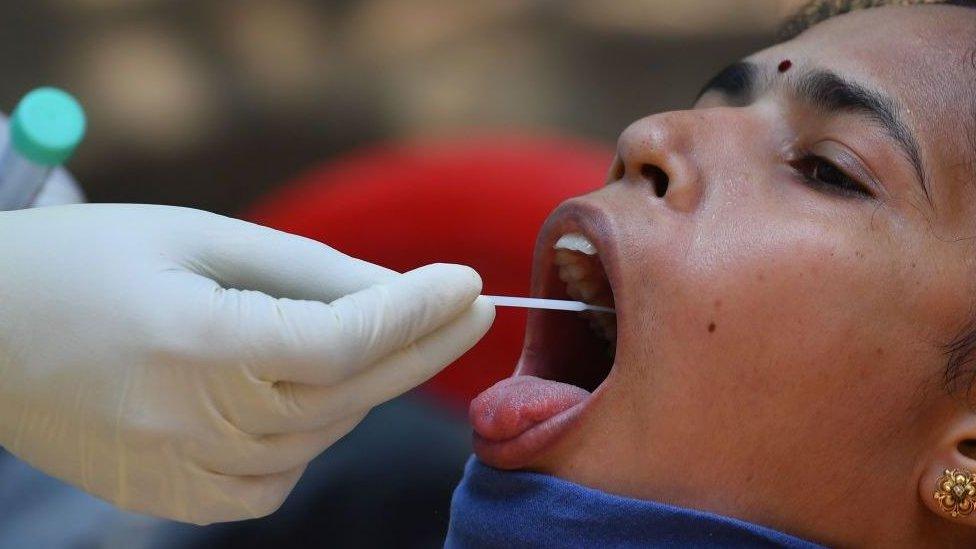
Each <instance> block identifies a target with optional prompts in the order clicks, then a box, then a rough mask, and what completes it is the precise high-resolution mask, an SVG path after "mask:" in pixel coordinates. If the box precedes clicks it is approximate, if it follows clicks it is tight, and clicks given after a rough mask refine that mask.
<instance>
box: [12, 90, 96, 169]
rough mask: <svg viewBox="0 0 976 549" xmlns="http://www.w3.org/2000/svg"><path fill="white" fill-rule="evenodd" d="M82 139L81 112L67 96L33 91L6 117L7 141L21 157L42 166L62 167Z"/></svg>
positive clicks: (65, 93)
mask: <svg viewBox="0 0 976 549" xmlns="http://www.w3.org/2000/svg"><path fill="white" fill-rule="evenodd" d="M83 137H85V111H84V110H83V109H82V108H81V105H80V104H78V101H77V100H75V98H74V97H72V96H71V94H69V93H67V92H65V91H62V90H59V89H57V88H37V89H36V90H34V91H32V92H30V93H28V94H27V95H25V96H24V98H23V99H21V100H20V103H18V104H17V108H16V109H14V113H13V114H12V115H11V117H10V141H11V143H12V144H13V147H14V149H16V150H17V152H19V153H20V154H21V155H23V156H24V157H25V158H27V159H28V160H30V161H31V162H35V163H37V164H41V165H43V166H57V165H59V164H63V163H64V162H66V161H67V160H68V159H69V158H71V155H72V154H74V152H75V149H76V148H77V147H78V144H79V143H81V140H82V138H83Z"/></svg>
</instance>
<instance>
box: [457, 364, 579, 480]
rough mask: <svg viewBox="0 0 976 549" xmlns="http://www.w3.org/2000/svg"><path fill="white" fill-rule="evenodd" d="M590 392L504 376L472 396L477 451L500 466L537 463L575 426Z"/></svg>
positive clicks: (490, 461)
mask: <svg viewBox="0 0 976 549" xmlns="http://www.w3.org/2000/svg"><path fill="white" fill-rule="evenodd" d="M590 396H591V395H590V394H589V392H587V391H585V390H584V389H581V388H579V387H575V386H572V385H567V384H564V383H559V382H555V381H547V380H542V379H538V378H534V377H530V376H515V377H512V378H508V379H505V380H502V381H500V382H498V383H497V384H495V385H494V386H493V387H491V388H490V389H488V390H486V391H485V392H483V393H481V395H479V396H478V397H477V398H476V399H474V400H473V401H472V402H471V408H470V411H469V412H470V413H469V415H470V419H471V423H472V425H473V426H474V451H475V454H476V455H477V456H478V458H479V459H480V460H481V461H483V462H484V463H486V464H487V465H489V466H492V467H495V468H497V469H522V468H526V467H529V466H531V465H532V464H533V462H535V461H536V460H537V459H538V458H539V457H540V456H542V454H543V453H544V452H545V451H546V450H548V449H550V448H551V447H552V446H553V445H555V444H556V443H557V442H558V441H559V440H560V439H561V438H563V436H564V435H565V434H566V433H567V432H569V431H570V430H571V429H572V428H573V426H574V425H575V424H576V422H577V420H578V419H579V417H580V414H581V413H582V411H583V409H584V408H585V404H586V402H587V401H588V400H589V398H590Z"/></svg>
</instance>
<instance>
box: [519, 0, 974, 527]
mask: <svg viewBox="0 0 976 549" xmlns="http://www.w3.org/2000/svg"><path fill="white" fill-rule="evenodd" d="M973 37H976V11H974V10H967V9H964V8H958V7H948V6H924V7H923V6H916V7H897V8H896V7H887V8H877V9H870V10H865V11H859V12H854V13H851V14H848V15H843V16H839V17H836V18H833V19H830V20H828V21H826V22H824V23H821V24H819V25H817V26H815V27H813V28H812V29H810V30H808V31H807V32H805V33H804V34H802V35H801V36H800V37H798V38H797V39H795V40H793V41H790V42H786V43H783V44H779V45H776V46H774V47H772V48H770V49H767V50H764V51H761V52H759V53H757V54H755V55H752V56H750V57H749V58H747V61H750V62H752V63H754V64H755V66H756V67H757V72H756V85H755V89H754V91H753V93H752V96H751V97H745V98H742V97H738V98H735V97H728V96H727V95H726V94H724V93H722V92H720V91H710V92H707V93H705V95H703V96H702V98H701V99H700V100H699V101H698V103H697V104H696V105H695V108H694V109H691V110H688V111H681V112H668V113H663V114H658V115H654V116H649V117H646V118H642V119H640V120H638V121H636V122H634V123H633V124H632V125H631V126H630V127H628V128H627V129H626V130H625V131H624V132H623V134H622V135H621V137H620V140H619V146H618V161H617V162H618V164H617V168H618V169H616V170H611V171H612V172H616V174H615V175H611V177H610V181H609V182H608V184H607V185H606V186H605V187H603V188H602V189H601V190H599V191H597V192H594V193H592V194H589V195H586V196H584V197H580V198H576V199H573V203H574V204H576V205H577V206H581V207H583V208H593V209H596V210H600V211H603V212H607V213H608V214H609V215H608V216H607V218H608V219H609V221H608V224H609V227H608V230H609V231H611V232H612V233H613V234H614V235H615V237H614V238H615V245H614V246H615V254H616V256H617V258H618V261H619V265H618V269H619V273H618V274H619V279H618V281H617V284H616V287H615V293H616V298H617V308H618V312H619V322H620V323H619V326H618V329H619V336H618V352H617V356H616V362H615V366H614V369H613V371H612V373H611V375H610V377H609V378H608V379H607V380H606V381H605V382H604V384H603V385H602V386H601V387H600V388H599V389H598V390H597V391H596V393H595V394H594V395H593V397H591V401H590V402H589V403H587V406H588V407H589V409H588V411H587V413H585V414H584V415H583V416H582V417H581V419H580V421H579V425H578V426H577V427H575V428H574V429H573V430H572V432H570V433H568V434H567V435H566V436H565V437H563V438H562V439H560V440H559V441H558V443H556V444H554V445H553V446H552V447H551V448H550V449H548V450H547V451H546V452H545V453H544V454H543V455H542V456H541V457H539V458H538V459H536V460H535V461H534V463H532V464H531V466H530V467H529V468H530V469H533V470H537V471H541V472H545V473H549V474H552V475H555V476H558V477H562V478H566V479H569V480H572V481H575V482H578V483H580V484H583V485H587V486H591V487H595V488H598V489H602V490H604V491H607V492H612V493H617V494H623V495H628V496H634V497H639V498H643V499H650V500H657V501H665V502H669V503H673V504H676V505H682V506H687V507H692V508H697V509H704V510H707V511H712V512H716V513H720V514H725V515H729V516H734V517H738V518H741V519H744V520H749V521H753V522H757V523H760V524H764V525H767V526H770V527H773V528H777V529H781V530H783V531H786V532H790V533H793V534H795V535H798V536H801V537H805V538H808V539H811V540H815V541H819V542H822V543H827V544H838V545H845V546H850V545H865V544H882V543H885V544H895V545H915V546H919V545H927V544H931V545H940V544H942V543H956V544H963V543H974V542H976V528H974V527H973V526H972V525H974V524H976V518H970V519H960V520H956V521H953V520H949V519H948V518H945V515H943V514H940V513H938V512H937V509H934V508H933V507H932V506H931V504H930V502H928V501H926V500H927V499H931V496H932V490H933V489H934V486H935V480H936V478H937V477H938V475H939V474H940V472H941V469H942V468H944V467H967V468H969V469H972V470H976V460H974V459H972V458H971V457H969V456H967V455H966V454H965V453H962V452H960V450H959V449H958V448H957V445H958V444H959V443H960V442H961V441H964V440H967V439H976V415H974V413H973V412H972V411H971V410H970V408H968V407H967V405H966V403H965V402H964V396H960V395H958V394H957V395H949V394H947V393H946V391H945V390H944V388H943V378H942V375H943V373H944V370H945V366H946V358H945V354H944V351H943V348H942V345H944V344H945V343H947V342H948V341H949V340H951V339H952V338H953V337H954V336H955V335H956V334H957V333H958V332H959V330H960V329H961V327H962V326H963V325H965V323H966V322H967V320H968V319H969V318H970V315H971V314H972V312H973V308H972V306H973V302H974V297H976V288H974V282H976V272H974V270H976V269H974V258H976V248H974V246H976V244H974V242H976V241H973V240H971V238H972V237H973V236H976V211H974V205H976V196H974V194H976V192H974V185H976V176H974V164H973V162H974V154H976V144H974V140H976V137H974V135H976V130H974V129H973V125H974V120H973V116H974V115H973V108H974V85H976V70H974V66H973V59H972V55H973V48H974V47H976V40H974V39H973ZM785 60H789V62H790V63H789V65H788V66H786V64H784V63H783V61H785ZM785 66H786V68H785V69H784V68H783V67H785ZM816 70H829V71H832V72H834V73H836V74H837V75H839V76H840V77H842V78H844V79H846V80H850V81H854V82H856V83H858V84H859V85H861V86H863V87H865V88H870V89H874V90H880V91H881V92H883V93H884V94H886V95H888V96H889V97H890V98H891V100H892V102H893V103H892V104H893V105H894V106H895V107H894V110H895V111H896V112H897V114H898V116H899V117H900V118H901V119H902V120H903V122H904V124H905V126H906V127H907V128H908V129H909V130H910V132H911V133H912V134H913V135H914V136H915V139H916V140H917V145H918V149H919V153H920V160H921V164H922V168H923V169H924V178H925V184H926V185H927V186H928V187H927V191H924V190H923V188H922V185H921V181H920V180H919V177H918V175H917V173H916V170H915V167H914V166H913V163H912V162H911V161H910V160H909V157H908V156H907V155H906V154H905V153H904V152H903V151H902V149H901V148H900V147H899V146H898V144H897V142H896V141H895V140H893V139H892V137H891V136H890V132H888V131H886V130H885V129H883V128H882V127H881V126H880V125H879V124H878V123H876V121H873V120H871V119H869V118H867V117H865V116H864V115H862V114H858V113H856V112H834V113H829V112H824V111H823V109H821V108H818V107H817V106H816V105H811V104H808V102H806V101H803V100H802V99H800V98H799V97H798V96H797V94H796V93H795V91H794V87H795V84H796V83H797V82H799V81H801V79H802V78H803V77H804V75H806V74H809V73H810V72H811V71H816ZM809 156H816V157H821V158H823V159H825V160H826V161H828V162H829V163H830V164H832V165H834V166H837V167H839V168H841V169H842V170H843V171H844V172H845V173H846V174H847V175H848V176H850V177H851V178H852V179H854V180H856V181H857V182H858V185H860V186H861V187H863V189H864V190H866V191H867V193H868V194H864V192H863V191H851V190H850V189H846V190H837V189H836V188H832V185H831V184H822V183H814V182H810V181H807V180H805V179H804V177H803V175H802V173H798V172H811V171H812V170H814V168H811V167H810V164H809V163H806V164H805V163H804V160H803V159H804V158H806V157H809ZM648 165H653V166H657V167H659V168H660V169H661V170H663V171H664V172H665V173H667V174H668V177H669V181H668V188H667V192H666V193H665V194H664V196H663V197H659V196H657V194H656V193H655V189H654V186H653V185H652V184H651V183H650V182H649V180H648V177H649V176H647V175H645V174H646V173H647V172H646V170H644V171H642V168H643V167H645V166H648ZM621 166H622V168H623V170H619V168H620V167H621ZM797 166H800V168H797ZM819 166H820V167H819V168H816V169H817V170H820V171H818V172H816V173H815V174H814V175H817V176H819V175H821V174H822V173H828V175H829V173H830V172H824V171H823V170H825V169H826V168H824V167H822V166H823V165H822V164H820V165H819ZM620 172H622V175H621V173H620ZM616 176H619V177H616Z"/></svg>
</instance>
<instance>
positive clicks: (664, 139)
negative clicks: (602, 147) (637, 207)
mask: <svg viewBox="0 0 976 549" xmlns="http://www.w3.org/2000/svg"><path fill="white" fill-rule="evenodd" d="M693 118H694V115H693V114H692V113H689V112H684V113H682V112H669V113H662V114H656V115H653V116H648V117H646V118H642V119H640V120H638V121H636V122H634V123H633V124H631V125H630V126H628V127H627V129H625V130H624V131H623V133H621V134H620V138H619V139H618V140H617V157H616V158H615V159H614V163H613V166H612V167H611V171H610V183H614V182H630V183H636V184H640V185H644V186H646V187H647V188H648V189H649V190H650V191H651V192H653V194H654V196H656V197H657V198H660V199H663V200H664V202H665V203H667V204H668V205H669V206H670V207H672V208H675V209H677V210H681V211H692V210H694V209H695V208H696V207H697V206H698V203H699V202H700V201H701V197H702V184H701V181H700V179H701V178H700V173H699V172H700V170H699V169H698V166H697V165H696V164H695V161H694V155H693V147H694V121H693Z"/></svg>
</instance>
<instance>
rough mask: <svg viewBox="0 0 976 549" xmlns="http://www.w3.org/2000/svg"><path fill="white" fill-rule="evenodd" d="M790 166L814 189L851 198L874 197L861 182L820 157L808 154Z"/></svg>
mask: <svg viewBox="0 0 976 549" xmlns="http://www.w3.org/2000/svg"><path fill="white" fill-rule="evenodd" d="M792 166H793V169H794V170H795V171H796V173H797V175H799V176H800V177H801V178H802V179H803V181H804V183H806V184H807V185H810V186H811V187H813V188H815V189H818V190H822V191H824V192H829V193H834V194H838V195H842V196H848V197H852V198H873V197H874V194H873V193H872V192H871V191H870V190H869V189H868V188H867V187H866V186H864V185H863V184H862V183H861V182H859V181H858V180H856V179H854V178H853V177H851V176H849V175H847V173H846V172H845V171H844V170H843V169H841V168H840V167H839V166H837V164H834V163H833V162H831V161H829V160H827V159H826V158H824V157H822V156H818V155H815V154H808V155H806V156H804V157H802V158H800V159H799V160H797V161H795V162H793V163H792ZM823 170H826V173H824V172H823Z"/></svg>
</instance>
